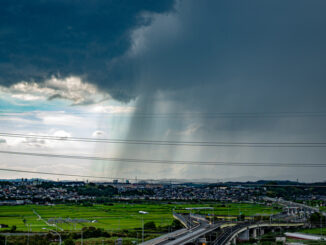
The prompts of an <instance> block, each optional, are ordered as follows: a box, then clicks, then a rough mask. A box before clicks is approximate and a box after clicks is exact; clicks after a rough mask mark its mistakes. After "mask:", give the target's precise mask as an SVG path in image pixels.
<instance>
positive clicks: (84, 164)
mask: <svg viewBox="0 0 326 245" xmlns="http://www.w3.org/2000/svg"><path fill="white" fill-rule="evenodd" d="M325 10H326V2H325V1H324V0H314V1H306V0H273V1H261V0H250V1H241V0H231V1H230V0H221V1H213V0H202V1H196V0H187V1H185V0H175V1H172V0H171V1H168V0H160V1H156V0H139V1H132V0H121V1H113V0H112V1H100V0H94V1H86V0H79V1H74V0H65V1H61V0H59V1H54V0H47V1H44V0H35V1H32V2H30V1H21V0H15V1H13V0H4V1H2V7H1V9H0V155H1V160H0V168H2V169H4V168H8V169H19V170H27V171H43V172H52V173H66V174H77V175H92V176H106V177H112V178H125V179H132V178H137V179H188V180H190V179H191V180H194V179H197V180H209V181H227V180H241V181H243V180H257V179H290V180H297V179H298V180H299V181H306V182H311V181H323V180H325V175H324V169H325V168H322V167H314V166H311V167H309V166H308V167H298V166H291V167H284V166H279V165H280V164H283V163H291V164H298V163H300V164H306V165H309V164H311V165H314V164H324V162H325V157H326V151H325V149H324V147H306V146H305V147H246V146H245V147H239V146H237V147H235V146H232V147H230V146H207V145H206V146H189V145H184V144H183V145H175V144H174V145H157V144H125V143H103V142H102V143H100V142H98V140H101V139H111V140H112V139H120V140H137V141H141V140H146V141H168V142H171V141H178V142H179V141H183V142H231V143H232V142H233V143H234V142H236V143H239V142H240V143H241V142H242V143H243V142H247V143H248V142H249V143H255V142H256V143H257V142H258V143H278V145H279V143H288V142H291V143H323V142H326V110H325V107H326V96H325V91H326V83H325V78H326V69H325V67H326V29H325V26H326V15H325V14H324V13H325ZM4 133H9V134H14V133H15V134H23V136H21V137H9V136H8V135H7V136H6V135H4ZM24 135H38V136H39V137H33V138H28V137H24ZM41 136H50V137H63V139H66V138H67V137H68V138H69V137H77V138H87V139H94V140H95V141H96V142H84V141H73V142H72V141H67V140H51V139H50V138H48V139H44V138H42V137H41ZM1 151H2V152H1ZM4 151H6V152H8V151H12V152H25V153H26V152H27V153H42V154H61V155H73V156H92V157H93V156H94V157H102V158H120V159H121V158H122V159H138V160H140V161H138V162H126V161H108V160H103V159H102V160H94V159H88V160H85V159H84V160H81V159H64V158H53V157H51V158H50V157H44V156H42V157H41V156H26V155H13V154H8V153H5V152H4ZM146 160H151V161H150V162H148V161H147V162H146ZM153 160H162V161H163V162H164V161H167V162H169V161H170V163H169V164H167V163H153ZM171 161H172V162H171ZM175 161H192V162H197V163H198V162H223V163H225V164H224V165H215V166H207V165H194V164H191V165H190V164H176V163H175ZM227 163H239V164H241V163H270V164H269V165H268V166H234V165H232V164H227ZM239 164H238V165H239ZM228 165H229V166H228ZM21 177H24V178H25V177H26V178H31V177H42V178H51V179H69V178H70V179H76V178H74V177H63V176H45V175H44V176H43V175H40V174H30V173H19V172H17V173H15V172H6V171H0V179H1V178H21ZM79 179H80V178H79ZM84 179H85V178H84Z"/></svg>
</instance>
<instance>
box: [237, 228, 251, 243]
mask: <svg viewBox="0 0 326 245" xmlns="http://www.w3.org/2000/svg"><path fill="white" fill-rule="evenodd" d="M249 238H250V237H249V230H245V231H243V232H241V233H240V235H239V240H241V241H249Z"/></svg>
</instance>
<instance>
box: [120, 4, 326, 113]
mask: <svg viewBox="0 0 326 245" xmlns="http://www.w3.org/2000/svg"><path fill="white" fill-rule="evenodd" d="M325 10H326V3H325V2H324V1H313V2H307V1H297V0H295V1H292V0H288V1H258V0H257V1H256V0H254V1H181V2H180V4H179V5H178V7H177V10H176V13H172V14H170V18H168V17H166V16H158V17H156V21H154V22H153V23H152V25H151V26H150V27H148V28H142V29H141V30H140V31H138V32H139V33H138V35H139V36H142V39H143V40H144V41H143V47H140V48H139V49H140V51H138V52H135V53H136V54H131V55H130V54H129V55H127V56H126V57H124V58H122V59H121V61H120V63H119V62H117V67H116V70H115V72H116V73H117V72H118V71H120V76H121V77H122V78H123V79H121V80H122V81H126V80H129V81H130V80H132V81H133V82H140V83H142V84H143V87H141V91H142V90H148V89H149V90H150V89H152V91H153V90H154V91H155V90H170V91H178V96H181V100H182V101H184V99H185V98H186V99H188V100H195V101H194V104H195V103H198V102H199V103H201V102H205V101H207V100H208V104H210V105H212V103H211V102H212V100H214V101H215V102H219V103H213V106H218V104H220V105H222V107H223V106H224V103H225V102H226V103H227V104H230V102H231V104H232V101H234V100H235V101H241V100H242V101H243V102H245V103H241V102H240V103H234V104H237V106H239V107H240V108H238V109H240V110H246V108H245V107H246V106H247V107H249V110H252V107H251V105H253V104H256V105H255V107H257V109H258V110H259V109H263V108H266V107H276V108H281V107H283V109H284V110H285V111H286V110H287V109H289V110H291V109H292V110H293V107H294V106H303V107H306V108H303V109H307V110H309V109H311V108H314V107H315V106H318V107H319V109H320V108H323V107H324V105H325V96H324V94H323V91H324V89H325V88H326V86H325V77H326V70H325V69H324V67H325V66H326V29H325V28H324V27H325V26H326V15H325V14H324V11H325ZM136 33H137V32H136ZM126 71H129V72H126ZM116 77H118V76H116ZM191 89H193V91H191ZM185 90H189V91H188V92H186V91H185ZM201 92H202V93H201ZM183 94H184V96H182V95H183ZM187 95H188V96H187ZM190 95H191V96H190ZM218 98H220V99H218ZM257 101H261V102H262V103H260V104H259V105H257ZM259 107H260V108H259ZM209 109H211V108H209ZM234 109H235V110H236V109H237V108H234ZM271 110H272V108H271Z"/></svg>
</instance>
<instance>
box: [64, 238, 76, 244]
mask: <svg viewBox="0 0 326 245" xmlns="http://www.w3.org/2000/svg"><path fill="white" fill-rule="evenodd" d="M64 245H75V242H74V241H73V240H72V239H71V238H68V239H66V240H64Z"/></svg>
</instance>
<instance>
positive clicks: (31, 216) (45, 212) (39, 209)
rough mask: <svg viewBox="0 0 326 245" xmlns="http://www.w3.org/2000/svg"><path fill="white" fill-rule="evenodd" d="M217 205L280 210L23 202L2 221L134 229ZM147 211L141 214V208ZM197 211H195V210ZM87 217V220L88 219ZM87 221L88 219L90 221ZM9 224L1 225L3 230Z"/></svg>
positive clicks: (2, 211) (4, 210) (33, 226)
mask: <svg viewBox="0 0 326 245" xmlns="http://www.w3.org/2000/svg"><path fill="white" fill-rule="evenodd" d="M204 206H206V207H214V214H215V215H239V213H241V214H244V215H246V216H251V215H269V214H271V213H276V212H278V211H279V210H277V209H275V208H274V209H272V208H271V207H266V206H262V205H258V204H227V205H221V204H205V205H203V204H164V203H162V204H124V203H115V204H113V205H112V206H111V205H94V206H89V207H85V206H80V205H64V204H59V205H55V206H45V205H22V206H0V224H6V225H9V228H10V227H12V226H13V225H15V226H17V231H28V229H30V231H32V232H39V231H44V230H43V229H42V228H47V229H58V230H71V231H73V230H81V229H82V228H83V227H86V226H95V227H98V228H103V229H105V230H108V231H116V230H122V229H133V228H140V227H142V218H143V219H144V222H145V223H146V222H148V221H154V222H155V224H156V225H157V226H164V225H168V224H171V222H172V220H173V216H172V211H173V209H175V210H176V211H178V212H186V211H185V210H184V208H186V207H204ZM140 210H142V211H146V212H148V214H140V213H139V211H140ZM193 212H194V211H193ZM197 213H202V214H208V213H210V214H212V213H213V211H212V210H201V211H197ZM58 218H63V219H83V223H73V222H70V223H57V227H56V226H55V225H53V226H51V224H50V223H49V222H48V220H49V219H58ZM85 220H86V222H85ZM87 221H88V222H87ZM5 229H8V228H2V229H0V231H3V230H5Z"/></svg>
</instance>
